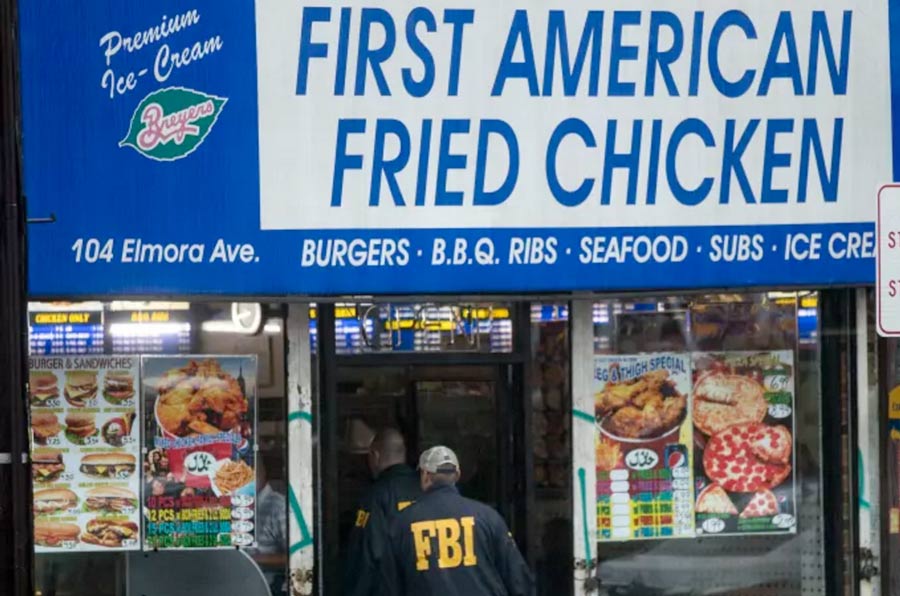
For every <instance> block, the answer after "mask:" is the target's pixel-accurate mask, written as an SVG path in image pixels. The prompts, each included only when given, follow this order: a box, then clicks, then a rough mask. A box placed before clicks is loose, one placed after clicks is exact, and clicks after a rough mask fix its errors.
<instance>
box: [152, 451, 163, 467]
mask: <svg viewBox="0 0 900 596" xmlns="http://www.w3.org/2000/svg"><path fill="white" fill-rule="evenodd" d="M161 457H162V455H160V453H159V451H151V452H150V461H152V462H153V463H155V464H158V463H159V459H160V458H161Z"/></svg>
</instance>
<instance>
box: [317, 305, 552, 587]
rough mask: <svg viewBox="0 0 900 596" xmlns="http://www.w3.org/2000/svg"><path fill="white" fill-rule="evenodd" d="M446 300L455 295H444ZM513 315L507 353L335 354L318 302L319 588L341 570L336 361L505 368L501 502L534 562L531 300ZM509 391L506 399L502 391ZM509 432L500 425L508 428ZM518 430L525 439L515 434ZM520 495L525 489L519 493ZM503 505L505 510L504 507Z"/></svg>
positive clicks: (327, 315)
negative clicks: (510, 345)
mask: <svg viewBox="0 0 900 596" xmlns="http://www.w3.org/2000/svg"><path fill="white" fill-rule="evenodd" d="M416 301H417V300H416V298H415V297H410V298H408V299H405V300H391V302H392V303H398V302H409V303H414V302H416ZM447 302H448V303H454V302H456V301H452V300H447ZM510 302H511V311H512V312H511V320H512V327H513V329H512V332H513V351H512V352H509V353H478V352H433V353H430V352H429V353H423V352H397V353H384V352H378V353H365V354H338V353H337V351H336V342H335V322H336V321H335V305H334V303H319V304H318V305H317V325H316V328H317V344H318V349H317V360H316V366H317V373H318V392H317V395H314V396H313V402H314V411H315V412H316V415H315V420H316V421H317V423H316V425H315V428H314V431H315V433H316V435H317V440H316V441H314V442H313V443H314V445H315V446H316V450H317V452H318V453H317V456H316V457H315V462H316V474H315V476H316V479H317V482H316V483H315V492H316V505H317V507H316V513H315V518H316V524H315V525H316V535H317V536H319V537H321V538H320V540H319V544H318V546H317V548H316V553H315V554H316V562H315V569H316V576H317V577H316V582H315V586H316V588H317V590H316V591H317V593H318V594H319V595H320V596H330V595H331V594H333V593H334V587H333V584H332V583H331V582H330V580H329V578H333V577H339V576H340V575H341V574H342V569H341V561H340V555H339V552H340V551H339V545H340V541H341V539H342V537H341V536H340V533H339V523H338V513H339V504H338V494H337V490H336V487H337V486H338V472H339V471H338V465H337V460H338V449H339V440H340V439H339V429H338V404H337V381H338V375H337V372H338V368H339V367H379V366H404V367H418V366H435V367H452V366H464V365H477V366H494V367H497V368H498V369H499V372H500V373H501V374H506V375H507V376H506V378H505V379H501V380H502V381H504V382H501V383H498V395H497V431H498V447H500V441H501V440H503V441H505V443H506V445H505V448H503V449H501V453H503V456H504V459H505V461H504V462H502V463H501V466H502V467H503V468H504V469H505V470H507V471H508V472H509V473H508V474H506V475H505V477H504V475H501V479H502V481H503V482H504V485H505V486H503V487H502V488H501V494H504V493H505V494H506V495H509V496H510V497H511V499H508V500H509V501H510V502H509V503H505V504H503V505H504V506H501V514H504V516H505V517H506V521H507V523H508V524H509V526H510V530H511V531H512V533H513V535H514V536H515V538H516V541H517V543H518V545H519V548H520V549H521V551H522V552H523V553H525V554H526V559H527V560H528V561H529V563H530V564H533V561H534V555H533V546H534V542H533V536H532V534H533V531H534V528H533V521H532V519H531V518H530V517H529V515H528V512H529V511H531V510H532V509H533V506H534V500H535V494H534V482H533V476H534V468H533V465H532V463H533V460H532V443H533V438H532V425H531V366H532V363H531V319H530V312H531V305H530V303H529V302H527V301H515V300H511V301H510ZM504 397H505V399H504ZM504 428H505V429H506V430H507V431H512V432H506V433H504V432H502V430H503V429H504ZM517 438H519V439H520V440H516V439H517ZM515 495H520V498H518V499H516V498H515ZM503 509H506V511H503Z"/></svg>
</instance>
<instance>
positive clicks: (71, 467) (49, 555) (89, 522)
mask: <svg viewBox="0 0 900 596" xmlns="http://www.w3.org/2000/svg"><path fill="white" fill-rule="evenodd" d="M259 312H260V314H261V318H260V321H259V325H258V328H255V329H248V328H246V327H244V325H245V323H246V320H245V319H242V318H240V317H237V318H236V317H235V316H234V309H233V305H232V304H230V303H225V304H219V303H186V302H140V303H138V302H106V303H101V302H91V303H71V304H69V303H66V304H60V303H52V304H50V303H32V304H30V305H29V315H30V316H29V319H30V321H29V322H30V346H31V356H32V363H33V367H32V383H31V394H32V395H31V397H30V401H31V403H32V413H33V417H32V420H33V421H34V420H35V416H34V414H35V413H38V414H42V415H46V416H45V417H47V418H48V420H49V416H53V417H55V420H56V424H55V425H53V424H49V423H48V425H47V427H46V429H45V430H46V432H43V431H41V432H39V431H38V430H37V429H36V430H35V431H34V440H35V443H36V444H35V448H39V449H40V450H42V452H46V453H42V457H43V456H47V457H50V456H52V457H53V460H52V461H50V460H49V459H48V460H47V461H43V460H42V459H39V458H38V457H37V456H36V455H35V457H34V462H35V463H34V464H33V466H34V470H35V478H36V481H35V489H36V497H35V503H36V504H35V508H36V510H38V509H40V511H39V512H38V516H37V518H36V524H35V525H36V528H37V530H36V532H37V533H40V536H39V537H40V538H41V540H39V541H37V542H38V543H39V544H38V547H37V549H38V552H37V554H36V593H38V594H44V595H59V596H64V595H68V594H72V595H74V594H88V593H89V594H95V595H98V596H106V595H110V596H113V595H115V596H118V595H124V594H142V593H160V594H163V593H164V594H167V595H173V596H174V595H179V594H197V593H216V594H223V595H227V594H235V595H238V594H240V595H242V596H243V595H248V596H255V595H259V596H265V595H267V594H269V593H271V594H275V595H277V594H285V593H286V591H285V589H286V586H287V577H286V569H287V550H288V548H287V532H288V528H287V508H288V505H287V497H286V496H285V495H286V494H287V490H286V489H287V462H286V435H285V433H286V423H285V419H286V414H285V412H286V402H285V388H286V379H285V351H284V350H285V345H284V316H283V309H282V308H281V307H280V306H279V305H261V306H260V307H259ZM105 356H121V358H104V357H105ZM145 356H146V357H148V358H142V357H145ZM149 358H153V359H154V360H152V363H153V366H155V367H156V368H159V369H160V370H159V371H156V372H151V369H152V368H153V367H152V366H150V365H149V364H148V362H151V361H150V360H149ZM57 365H58V369H57V368H55V367H57ZM178 367H181V368H178ZM190 367H195V368H190ZM76 369H77V371H76ZM82 369H84V370H82ZM189 369H190V370H189ZM200 369H202V370H200ZM204 371H205V372H204ZM140 373H144V374H145V375H147V376H144V377H142V378H140V379H139V377H138V375H139V374H140ZM159 374H162V376H161V377H157V376H155V375H159ZM151 375H153V376H154V377H153V378H154V379H155V380H154V382H153V383H150V382H149V381H148V378H149V376H151ZM166 378H168V379H172V383H171V384H172V387H171V388H168V386H165V387H164V383H163V381H162V380H160V379H166ZM182 379H183V382H182ZM39 380H40V382H38V381H39ZM76 380H77V382H76ZM51 381H52V382H51ZM151 385H152V387H151ZM148 387H149V388H148ZM179 391H180V392H182V393H184V392H185V391H190V392H191V393H192V394H191V395H189V396H187V395H186V397H185V399H188V398H189V399H190V401H189V402H185V407H184V408H181V404H182V402H181V401H179V400H180V399H181V398H180V397H179V396H180V394H179V396H176V395H175V393H176V392H179ZM151 394H152V395H151ZM214 394H215V395H214ZM151 403H155V404H163V405H161V406H158V407H157V406H151V405H150V404H151ZM141 410H143V414H144V415H143V416H141V415H140V412H141ZM76 418H77V420H76ZM82 418H84V420H85V425H84V428H85V430H84V432H81V428H82V427H81V426H78V425H76V422H77V423H78V424H79V425H80V421H81V419H82ZM88 419H90V420H88ZM57 427H60V431H61V432H58V433H53V432H51V431H53V430H55V429H56V428H57ZM35 428H36V427H35ZM63 429H64V430H63ZM150 429H156V431H157V432H158V433H159V436H160V437H162V438H163V439H165V441H164V443H165V447H159V445H160V444H161V443H159V442H157V441H155V439H154V436H153V435H150V434H148V433H149V430H150ZM63 433H65V434H63ZM223 433H225V434H223ZM44 435H46V436H44ZM81 435H84V437H81ZM226 435H227V436H228V437H235V439H234V441H235V442H234V443H233V445H234V446H233V449H232V448H229V449H228V453H223V454H220V456H217V457H221V459H218V460H217V461H215V462H213V460H211V459H210V460H208V461H206V460H204V457H206V456H205V455H204V454H206V453H207V452H208V453H213V452H215V446H216V445H219V443H216V442H214V441H213V439H210V440H209V441H205V442H204V444H206V445H207V446H206V447H202V448H200V449H199V450H198V449H194V448H190V449H188V448H184V446H183V445H182V443H184V445H187V443H191V445H193V444H194V443H197V444H198V445H199V443H198V441H200V439H199V438H201V437H204V436H206V437H214V438H215V440H216V441H218V440H219V438H220V437H223V436H226ZM191 437H194V439H191ZM186 439H189V440H187V441H186ZM179 441H181V442H179ZM185 441H186V442H185ZM37 443H42V444H40V445H39V444H37ZM130 449H131V450H134V451H135V452H136V454H137V457H135V456H132V455H130V451H129V450H130ZM179 450H181V451H179ZM120 452H121V453H120ZM182 452H183V453H182ZM34 453H35V454H37V451H35V452H34ZM216 453H217V452H216ZM232 453H233V454H240V455H235V456H233V455H230V454H232ZM112 456H125V457H126V458H130V459H129V461H125V460H123V462H124V463H118V462H117V463H113V464H107V463H106V461H105V460H103V461H101V459H103V458H108V457H112ZM201 456H202V457H201ZM91 457H94V459H95V460H96V461H94V460H90V461H88V460H89V459H90V458H91ZM178 457H180V460H179V459H178ZM135 460H139V461H140V462H141V465H138V466H135V463H136V461H135ZM179 461H180V463H179ZM229 462H230V463H229ZM207 463H209V464H211V465H210V466H209V467H208V474H207V475H206V476H203V474H201V472H203V471H204V470H207V468H206V467H204V466H206V464H207ZM126 464H127V466H128V469H125V468H124V467H123V468H122V469H121V471H119V468H115V470H116V472H114V473H113V472H110V473H109V474H108V473H107V468H108V467H109V466H123V465H126ZM228 466H231V467H230V468H229V470H228V471H227V472H226V471H223V470H224V469H225V468H227V467H228ZM60 467H61V468H63V469H62V470H61V473H60V474H57V473H56V470H57V469H58V468H60ZM135 467H137V468H138V469H134V468H135ZM201 468H202V469H201ZM109 469H113V468H111V467H109ZM254 469H255V478H254ZM39 472H40V473H39ZM89 472H90V474H89ZM248 472H249V476H247V473H248ZM48 474H49V476H48ZM137 477H139V478H140V479H141V480H144V481H145V482H140V481H136V482H132V480H131V479H132V478H137ZM254 480H255V481H254ZM132 485H133V486H132ZM157 485H158V486H157ZM232 485H233V487H232ZM245 487H249V488H245ZM107 489H112V492H110V491H109V490H107ZM104 490H106V491H107V492H109V493H110V494H108V495H107V494H106V493H103V494H101V492H103V491H104ZM157 490H159V491H160V492H159V493H157V492H156V491H157ZM37 491H44V494H43V496H47V497H48V499H49V497H50V496H53V495H73V496H72V501H71V502H67V503H66V506H65V507H63V508H61V509H60V508H58V507H56V506H55V505H54V502H53V501H48V502H47V503H44V502H43V501H42V502H41V505H40V507H38V501H39V500H40V499H41V496H42V495H40V494H39V493H38V492H37ZM173 491H176V492H173ZM207 493H209V494H208V495H207ZM157 495H158V498H157V500H156V501H154V502H153V503H151V502H150V501H149V500H148V499H152V498H154V497H157ZM228 495H230V496H229V501H230V503H231V505H228V507H229V508H228V509H227V510H224V511H227V512H230V515H229V517H230V518H233V519H229V520H228V521H227V523H228V524H230V525H229V526H228V529H227V530H223V529H224V528H225V527H226V526H225V523H226V522H225V521H224V520H225V518H223V517H219V518H216V520H215V521H210V520H211V519H212V518H209V516H208V515H205V514H204V515H203V516H201V517H198V516H197V515H194V514H195V513H197V514H199V513H203V512H208V511H212V509H207V506H208V505H209V504H210V503H211V502H212V501H211V499H216V500H217V503H219V505H220V506H221V504H222V503H224V501H222V498H223V496H228ZM132 497H136V498H135V499H134V501H136V502H131V501H130V500H129V499H132ZM66 498H69V497H68V496H67V497H66ZM104 499H107V500H104ZM110 499H111V500H110ZM115 499H118V500H115ZM166 499H170V500H171V499H174V500H172V501H171V503H169V504H170V505H171V504H172V503H174V505H173V506H174V508H175V509H173V510H172V511H173V512H174V514H175V515H176V517H175V518H174V522H179V524H181V525H178V526H177V528H176V526H172V527H171V528H170V527H168V526H166V527H165V528H163V527H162V526H160V527H161V528H162V530H161V533H160V534H158V537H162V538H165V539H167V540H168V539H169V538H171V537H172V536H175V535H180V536H182V538H183V539H182V540H181V541H180V542H179V543H178V546H180V547H181V548H179V549H178V550H158V551H157V550H146V545H147V544H148V541H147V537H148V536H149V535H150V534H151V533H152V532H153V531H154V530H153V528H152V527H151V525H150V524H151V523H152V522H159V523H160V524H163V525H164V524H165V523H166V521H167V520H168V519H169V518H168V517H166V515H167V513H166V512H167V511H169V509H167V508H166V507H168V505H166V504H165V503H163V501H164V500H166ZM185 499H188V500H185ZM241 499H243V501H241V502H242V503H243V502H244V501H246V503H247V504H248V506H247V507H245V509H246V510H248V511H252V514H253V517H252V518H251V519H252V522H251V523H245V524H243V525H242V526H241V527H240V530H239V529H238V527H237V525H236V524H237V523H238V522H241V521H245V520H243V519H242V518H243V517H246V516H247V514H245V513H244V512H239V511H238V509H239V508H236V507H238V505H240V503H238V501H239V500H241ZM107 505H108V506H109V507H113V510H108V511H107V510H105V509H103V507H106V506H107ZM119 505H121V506H119ZM135 505H138V508H137V511H136V513H135V514H132V513H130V512H131V511H132V510H133V508H134V506H135ZM157 505H159V507H157ZM164 505H165V506H164ZM142 511H143V513H144V519H143V520H141V512H142ZM238 512H239V513H240V515H237V517H235V515H236V514H237V513H238ZM151 513H153V514H159V519H154V518H153V516H152V515H151ZM187 515H189V516H190V519H188V517H184V516H187ZM148 516H149V517H148ZM131 517H135V518H136V519H137V520H138V521H142V522H143V523H141V524H136V525H132V526H130V527H131V529H132V530H137V528H138V526H140V528H141V530H140V531H141V533H142V534H143V537H144V541H143V543H144V545H145V550H141V549H140V548H139V547H140V544H136V543H135V541H134V540H132V539H128V538H124V539H121V540H119V538H122V536H120V535H119V534H117V533H116V532H118V530H116V528H125V530H124V531H129V530H128V528H129V524H130V523H131ZM181 522H184V523H183V524H182V523H181ZM211 523H214V524H216V528H218V529H216V530H215V532H218V534H217V536H218V538H217V539H216V540H217V541H218V542H219V543H222V541H223V540H225V541H227V542H229V543H231V544H232V547H231V548H225V549H224V550H202V549H195V548H192V546H195V545H198V544H199V543H200V541H201V540H205V538H201V534H203V535H204V536H206V535H207V534H204V533H206V532H207V530H210V528H211V526H210V525H209V524H211ZM185 524H189V525H185ZM198 524H199V525H198ZM201 526H202V527H201ZM70 527H71V528H73V530H72V532H71V533H67V534H65V536H63V537H62V538H60V539H59V540H57V538H58V537H57V538H53V537H52V536H50V537H48V536H47V535H45V533H47V532H50V533H52V532H53V531H56V530H59V531H66V532H68V528H70ZM102 527H105V528H107V530H105V531H104V530H103V529H102ZM154 527H155V526H154ZM110 528H112V529H110ZM179 528H180V529H179ZM173 529H174V530H173ZM243 530H247V531H249V532H253V533H254V534H253V535H254V536H255V544H250V545H249V546H248V548H246V549H244V550H238V549H236V548H234V546H236V545H237V542H239V541H240V538H239V537H240V536H245V535H247V534H242V533H241V532H243ZM210 531H211V530H210ZM179 532H180V534H179ZM197 532H199V533H200V534H197ZM232 541H234V542H232ZM130 546H134V547H137V548H138V550H132V551H130V552H123V551H122V549H123V548H127V547H130ZM85 547H90V548H91V549H92V550H90V552H81V551H83V550H86V548H85ZM104 551H106V552H104ZM201 585H202V586H203V588H202V590H200V591H199V592H198V586H201Z"/></svg>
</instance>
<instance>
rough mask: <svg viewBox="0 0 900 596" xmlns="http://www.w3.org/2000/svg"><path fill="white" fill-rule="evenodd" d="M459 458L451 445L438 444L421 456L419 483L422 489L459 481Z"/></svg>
mask: <svg viewBox="0 0 900 596" xmlns="http://www.w3.org/2000/svg"><path fill="white" fill-rule="evenodd" d="M459 473H460V469H459V459H458V458H457V457H456V454H455V453H453V450H451V449H450V448H449V447H444V446H443V445H438V446H437V447H432V448H431V449H428V450H426V451H424V452H423V453H422V455H421V456H420V457H419V483H420V484H421V486H422V490H423V491H425V492H428V491H429V490H431V489H433V488H440V487H442V486H454V485H455V484H456V483H457V481H459Z"/></svg>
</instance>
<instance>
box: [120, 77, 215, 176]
mask: <svg viewBox="0 0 900 596" xmlns="http://www.w3.org/2000/svg"><path fill="white" fill-rule="evenodd" d="M226 101H228V100H227V99H226V98H224V97H216V96H215V95H207V94H206V93H201V92H199V91H194V90H193V89H185V88H183V87H168V88H166V89H160V90H158V91H154V92H153V93H151V94H150V95H148V96H147V97H145V98H144V99H143V100H142V101H141V103H139V104H138V106H137V108H136V109H135V110H134V114H133V115H132V116H131V125H130V127H129V129H128V135H127V136H126V137H125V138H124V139H122V141H121V142H120V143H119V146H120V147H125V146H128V147H132V148H134V150H135V151H137V152H138V153H140V154H141V155H143V156H145V157H148V158H150V159H155V160H157V161H174V160H176V159H181V158H182V157H186V156H188V155H190V154H191V153H192V152H193V151H194V150H195V149H197V147H199V146H200V145H201V144H202V143H203V141H204V140H205V139H206V136H207V135H208V134H209V133H210V131H211V130H212V127H213V125H214V124H215V123H216V120H217V119H218V118H219V114H220V113H221V112H222V108H223V107H224V106H225V102H226Z"/></svg>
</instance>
